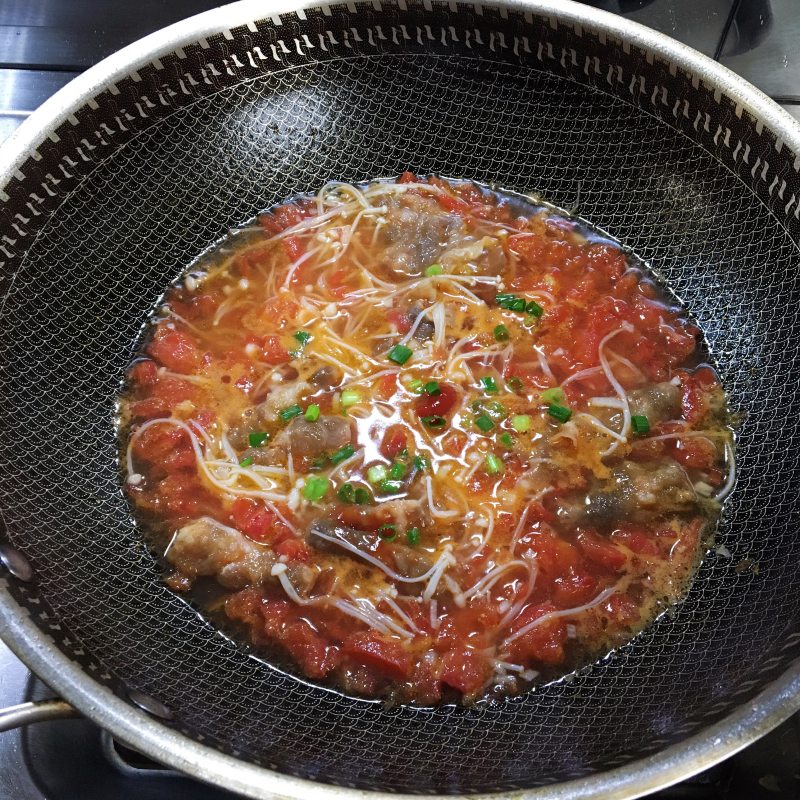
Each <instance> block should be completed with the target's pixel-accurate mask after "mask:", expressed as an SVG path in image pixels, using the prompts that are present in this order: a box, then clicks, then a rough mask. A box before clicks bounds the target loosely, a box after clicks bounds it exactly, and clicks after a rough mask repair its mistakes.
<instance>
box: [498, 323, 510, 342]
mask: <svg viewBox="0 0 800 800" xmlns="http://www.w3.org/2000/svg"><path fill="white" fill-rule="evenodd" d="M510 336H511V334H510V333H509V332H508V328H506V326H505V325H496V326H495V329H494V338H495V339H496V340H497V341H498V342H507V341H508V339H509V337H510Z"/></svg>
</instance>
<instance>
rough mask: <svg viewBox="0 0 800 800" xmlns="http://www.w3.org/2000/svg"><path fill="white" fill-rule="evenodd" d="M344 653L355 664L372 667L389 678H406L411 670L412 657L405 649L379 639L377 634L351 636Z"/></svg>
mask: <svg viewBox="0 0 800 800" xmlns="http://www.w3.org/2000/svg"><path fill="white" fill-rule="evenodd" d="M342 651H343V652H344V654H345V655H346V656H348V658H350V659H351V660H352V661H354V662H355V663H357V664H364V665H365V666H368V667H371V668H372V669H375V670H377V671H378V672H380V673H382V674H383V675H385V676H386V677H388V678H395V679H398V680H399V679H401V678H405V677H406V676H407V675H408V673H409V671H410V670H411V656H410V655H409V654H408V653H407V652H406V650H405V648H404V647H403V646H402V645H401V644H398V643H397V642H390V641H387V640H385V639H379V638H378V637H377V636H376V635H375V634H371V633H359V634H356V635H355V636H351V637H350V638H349V639H348V640H347V641H346V642H345V643H344V646H343V648H342Z"/></svg>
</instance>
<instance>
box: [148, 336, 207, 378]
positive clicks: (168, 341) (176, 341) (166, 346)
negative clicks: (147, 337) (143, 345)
mask: <svg viewBox="0 0 800 800" xmlns="http://www.w3.org/2000/svg"><path fill="white" fill-rule="evenodd" d="M147 352H148V353H149V354H150V355H151V356H152V357H153V358H154V359H155V360H156V361H158V362H160V363H161V364H163V365H164V366H165V367H167V369H171V370H174V371H175V372H182V373H184V374H190V373H192V372H194V371H195V370H196V369H197V368H198V367H199V366H200V363H201V356H200V352H199V350H198V349H197V346H196V345H195V343H194V341H193V340H192V338H191V337H190V336H189V335H188V334H185V333H183V332H181V331H178V330H175V329H171V328H167V327H166V325H159V326H158V328H157V329H156V332H155V335H154V336H153V338H152V340H151V341H150V344H148V345H147Z"/></svg>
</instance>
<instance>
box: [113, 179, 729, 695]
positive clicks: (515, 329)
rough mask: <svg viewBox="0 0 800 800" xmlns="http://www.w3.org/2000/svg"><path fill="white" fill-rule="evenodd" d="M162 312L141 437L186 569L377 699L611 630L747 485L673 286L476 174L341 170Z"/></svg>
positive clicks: (506, 665) (534, 659)
mask: <svg viewBox="0 0 800 800" xmlns="http://www.w3.org/2000/svg"><path fill="white" fill-rule="evenodd" d="M151 323H152V324H151V327H150V328H149V329H148V331H147V334H146V336H145V339H144V346H143V348H142V351H141V356H140V357H139V358H137V359H136V361H135V362H134V363H133V365H132V366H131V368H130V371H129V373H128V379H127V387H126V390H125V392H124V395H123V397H122V399H121V430H122V431H123V446H124V452H123V458H124V460H125V464H126V475H125V487H126V491H127V493H128V495H129V497H130V499H131V502H132V504H133V507H134V509H135V512H136V514H137V517H138V519H139V520H140V522H141V524H142V525H143V527H144V528H145V529H146V530H147V531H148V535H149V536H150V538H151V541H153V542H154V543H155V545H156V546H157V547H158V548H159V550H160V551H161V552H162V553H163V555H164V563H165V566H166V568H167V570H168V575H167V581H168V583H169V585H170V586H171V587H172V588H173V589H174V590H176V591H179V592H183V593H187V594H188V596H189V597H191V598H192V599H193V600H194V601H195V602H196V603H198V604H199V605H200V606H201V607H202V608H204V609H205V610H206V611H207V612H208V613H209V614H210V615H211V617H212V618H213V619H214V620H215V621H217V622H218V624H219V625H220V626H222V627H225V628H226V629H227V630H228V631H230V632H231V633H232V635H234V636H237V637H239V638H241V639H242V640H243V641H246V642H248V643H249V644H250V645H252V646H253V647H254V648H255V650H256V651H257V652H258V653H260V654H262V655H263V656H265V657H266V658H267V659H269V660H271V661H272V662H273V663H276V664H279V665H281V666H282V667H284V668H289V669H291V670H293V671H294V672H296V673H298V674H300V675H301V676H303V677H305V678H308V679H311V680H313V681H315V682H321V683H324V684H327V685H329V686H332V687H335V688H338V689H340V690H342V691H344V692H346V693H348V694H352V695H357V696H363V697H369V698H373V697H382V698H386V699H388V700H390V701H393V702H409V703H416V704H422V705H433V704H437V703H440V702H443V701H454V700H455V701H461V702H465V703H472V702H475V701H476V700H480V699H484V698H496V697H500V696H503V695H509V694H515V693H519V692H521V691H523V690H525V689H526V688H527V687H529V686H531V685H532V684H535V683H537V682H541V681H545V680H551V679H553V678H556V677H558V676H560V675H564V674H565V673H567V672H569V671H570V670H573V669H575V668H576V667H578V666H580V665H582V664H586V663H588V662H590V661H591V660H593V659H595V658H597V657H598V656H601V655H603V654H605V653H607V652H608V651H610V650H611V649H613V648H615V647H617V646H618V645H620V644H622V643H624V642H625V641H627V640H629V639H630V638H631V637H632V636H634V635H635V634H636V633H637V632H638V631H640V630H641V629H642V628H643V627H644V626H645V625H647V624H648V623H649V622H650V621H652V620H653V619H654V618H655V617H656V616H657V615H658V614H659V613H660V612H661V611H663V610H664V609H665V608H666V607H668V606H669V605H670V604H671V603H674V602H675V601H677V600H679V599H680V598H681V597H682V596H683V594H684V592H685V591H686V588H687V584H688V582H689V580H690V578H691V576H692V574H693V571H694V569H695V568H696V566H697V564H698V562H699V560H700V557H701V553H702V550H703V547H704V545H705V544H707V543H708V540H709V537H710V536H711V534H712V533H713V527H714V523H715V520H716V518H717V516H718V512H719V507H720V501H721V499H722V498H723V497H724V496H725V494H726V493H727V492H728V491H729V490H730V488H731V484H732V481H733V470H732V456H733V443H732V435H731V432H730V429H729V427H728V425H727V422H728V420H727V411H726V401H725V395H724V392H723V390H722V388H721V386H720V383H719V381H718V379H717V376H716V374H715V373H714V371H713V369H712V368H711V367H710V366H708V365H707V364H704V363H703V360H704V359H703V351H702V340H701V337H700V331H699V330H698V328H697V327H696V326H695V325H694V324H692V322H691V321H689V320H688V319H687V316H686V314H685V313H684V312H683V311H682V309H681V308H680V307H679V306H678V305H677V303H676V301H675V300H674V298H672V297H671V296H669V295H668V294H667V293H666V292H665V291H664V290H663V289H661V288H659V287H658V286H657V284H656V283H655V282H654V280H653V279H652V278H651V277H650V276H649V275H648V274H647V272H646V271H645V270H644V269H643V267H642V266H641V265H640V264H638V263H637V262H636V261H635V259H633V257H632V256H630V255H628V254H626V253H625V252H624V251H623V250H622V249H621V248H620V246H619V245H618V244H617V243H615V242H614V241H612V240H610V239H608V238H607V237H605V236H603V235H601V234H599V233H598V232H597V231H595V230H593V229H591V228H590V227H589V226H588V225H586V224H584V223H582V222H580V221H578V220H576V219H572V218H570V217H569V216H567V215H565V214H562V213H558V212H557V211H556V210H554V209H553V208H551V207H548V206H544V205H541V204H536V203H534V202H532V201H530V200H528V199H526V198H523V197H521V196H516V195H511V194H509V193H502V192H498V191H492V190H489V189H487V188H483V187H480V186H478V185H476V184H474V183H470V182H466V181H446V180H443V179H440V178H437V177H430V178H427V179H422V178H417V177H416V176H414V175H411V174H409V173H405V174H403V175H402V176H401V177H400V178H399V179H398V180H397V181H378V182H374V183H370V184H368V185H359V186H354V185H348V184H341V183H330V184H327V185H326V186H324V187H323V188H322V189H321V190H320V191H319V193H318V194H316V195H314V196H304V197H300V198H296V199H294V200H292V201H290V202H287V203H285V204H283V205H280V206H278V207H275V208H273V209H271V210H270V211H268V212H266V213H264V214H262V215H260V216H259V217H258V219H257V220H256V223H255V224H254V225H252V226H249V227H248V228H245V229H242V230H241V231H238V232H236V233H234V234H232V235H231V236H230V237H229V238H227V239H226V240H225V241H223V242H221V243H220V244H219V245H218V246H217V247H215V248H213V249H212V251H210V252H209V253H208V254H206V256H204V257H203V258H202V259H201V260H200V261H199V262H198V263H197V264H196V265H195V268H194V270H193V271H191V272H189V273H188V274H187V275H186V276H185V277H184V278H183V279H182V280H181V282H180V283H179V284H177V285H176V286H174V287H173V288H171V289H170V290H169V291H168V292H167V295H166V298H165V301H164V303H163V305H162V306H161V307H160V308H159V309H158V310H157V312H156V314H155V315H154V317H153V319H152V320H151Z"/></svg>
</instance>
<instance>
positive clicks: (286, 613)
mask: <svg viewBox="0 0 800 800" xmlns="http://www.w3.org/2000/svg"><path fill="white" fill-rule="evenodd" d="M226 610H227V609H226ZM256 612H257V614H258V615H259V617H260V618H261V623H262V627H263V630H264V632H265V633H266V634H268V635H269V636H274V637H277V636H278V635H279V634H280V633H281V631H282V630H283V624H284V622H286V620H287V619H288V618H289V617H291V616H293V614H294V608H293V606H292V604H291V603H290V602H289V601H288V600H272V599H269V598H266V597H262V598H261V600H260V602H259V603H258V606H257V607H256Z"/></svg>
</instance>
